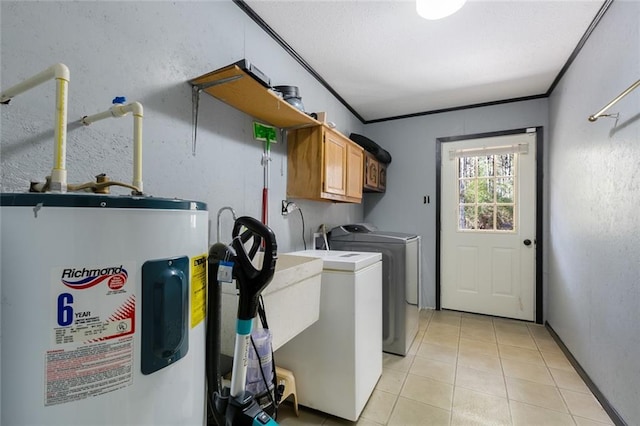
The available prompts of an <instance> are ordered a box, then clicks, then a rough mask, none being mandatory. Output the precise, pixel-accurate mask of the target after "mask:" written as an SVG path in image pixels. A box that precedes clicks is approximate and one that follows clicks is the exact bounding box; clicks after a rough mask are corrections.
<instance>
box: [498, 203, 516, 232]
mask: <svg viewBox="0 0 640 426" xmlns="http://www.w3.org/2000/svg"><path fill="white" fill-rule="evenodd" d="M496 228H497V229H499V230H501V231H513V206H498V210H497V213H496Z"/></svg>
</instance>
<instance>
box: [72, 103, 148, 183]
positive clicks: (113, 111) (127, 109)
mask: <svg viewBox="0 0 640 426" xmlns="http://www.w3.org/2000/svg"><path fill="white" fill-rule="evenodd" d="M116 100H118V98H116V99H114V102H115V101H116ZM128 113H132V114H133V183H132V185H133V186H135V187H136V188H138V190H139V191H140V192H143V186H142V118H143V117H144V113H143V108H142V104H141V103H140V102H131V103H130V104H127V105H124V104H122V103H116V104H115V105H113V106H112V107H111V108H109V109H108V110H106V111H104V112H100V113H98V114H94V115H89V116H85V117H83V118H82V120H80V121H81V122H82V124H84V125H85V126H88V125H89V124H91V123H94V122H96V121H99V120H104V119H105V118H110V117H124V116H125V115H127V114H128Z"/></svg>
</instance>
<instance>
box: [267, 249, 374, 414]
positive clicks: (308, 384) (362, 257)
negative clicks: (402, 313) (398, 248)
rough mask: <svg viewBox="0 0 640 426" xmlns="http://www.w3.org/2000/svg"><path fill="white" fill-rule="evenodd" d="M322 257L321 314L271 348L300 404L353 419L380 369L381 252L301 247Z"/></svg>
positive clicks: (306, 254) (366, 399) (361, 406)
mask: <svg viewBox="0 0 640 426" xmlns="http://www.w3.org/2000/svg"><path fill="white" fill-rule="evenodd" d="M288 254H293V255H299V256H307V257H316V258H321V259H323V271H322V284H321V290H320V292H321V295H320V318H319V319H318V321H317V322H316V323H314V324H313V325H311V326H310V327H309V328H307V329H306V330H305V331H303V332H302V333H300V334H299V335H298V336H296V337H294V338H293V339H292V340H290V341H289V342H288V343H286V344H285V345H284V346H282V347H281V348H280V349H278V350H277V351H276V353H275V361H276V364H277V365H278V366H281V367H284V368H286V369H288V370H291V371H292V372H293V374H294V376H295V378H296V389H297V394H298V403H299V404H301V405H304V406H306V407H310V408H313V409H316V410H319V411H323V412H325V413H328V414H332V415H334V416H338V417H342V418H344V419H348V420H351V421H356V420H357V419H358V417H359V416H360V413H361V412H362V410H363V409H364V406H365V405H366V403H367V401H368V400H369V397H370V396H371V393H372V392H373V389H374V388H375V386H376V383H377V382H378V379H379V378H380V375H381V374H382V255H381V254H380V253H362V252H347V251H333V250H332V251H326V250H305V251H300V252H295V253H288Z"/></svg>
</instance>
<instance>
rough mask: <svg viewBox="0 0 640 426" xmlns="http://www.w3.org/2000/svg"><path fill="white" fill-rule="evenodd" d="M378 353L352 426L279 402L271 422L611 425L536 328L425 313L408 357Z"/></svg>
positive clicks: (545, 334)
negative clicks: (376, 374)
mask: <svg viewBox="0 0 640 426" xmlns="http://www.w3.org/2000/svg"><path fill="white" fill-rule="evenodd" d="M383 356H384V358H383V362H384V369H383V372H382V377H381V378H380V380H379V381H378V384H377V386H376V388H375V390H374V391H373V394H372V395H371V398H370V399H369V402H368V403H367V405H366V407H365V409H364V411H363V412H362V414H361V416H360V419H359V420H358V421H357V422H349V421H346V420H343V419H339V418H337V417H333V416H329V415H326V414H324V413H321V412H318V411H314V410H311V409H307V408H304V407H300V416H299V417H296V416H295V414H294V412H293V408H292V405H290V404H288V403H285V404H283V405H282V406H281V408H280V411H279V415H278V423H279V424H280V425H283V426H290V425H355V424H357V425H360V426H379V425H389V426H392V425H393V426H411V425H492V426H493V425H545V426H546V425H576V426H587V425H589V426H594V425H602V424H608V425H612V424H613V422H612V421H611V419H610V418H609V417H608V416H607V414H606V412H605V411H604V410H603V409H602V407H601V406H600V404H599V403H598V401H597V400H596V399H595V397H594V396H593V395H592V394H591V392H590V390H589V388H587V386H586V385H585V384H584V382H583V381H582V379H581V378H580V376H579V375H578V374H577V373H576V371H575V370H574V369H573V367H572V366H571V364H570V363H569V361H568V360H567V358H566V357H565V356H564V354H563V353H562V351H561V350H560V348H559V347H558V345H557V344H556V343H555V341H554V340H553V338H552V337H551V335H550V334H549V332H548V331H547V330H546V329H545V328H544V327H543V326H539V325H535V324H528V323H523V322H519V321H510V320H505V319H500V318H492V317H487V316H481V315H472V314H464V313H459V312H452V311H432V310H426V311H421V312H420V329H419V331H418V335H417V336H416V339H415V341H414V343H413V346H412V347H411V349H410V351H409V354H408V355H407V356H406V357H400V356H395V355H389V354H386V353H385V354H384V355H383ZM276 361H277V360H276Z"/></svg>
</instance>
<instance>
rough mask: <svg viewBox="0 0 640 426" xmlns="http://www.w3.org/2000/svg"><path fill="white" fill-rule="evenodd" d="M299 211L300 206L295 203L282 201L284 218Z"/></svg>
mask: <svg viewBox="0 0 640 426" xmlns="http://www.w3.org/2000/svg"><path fill="white" fill-rule="evenodd" d="M297 209H298V206H297V205H296V203H294V202H293V201H287V200H282V216H286V215H288V214H289V213H291V212H293V211H296V210H297Z"/></svg>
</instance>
